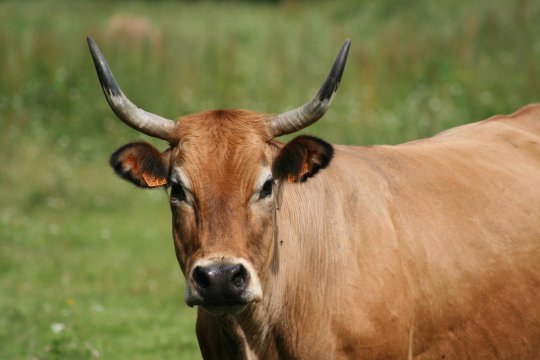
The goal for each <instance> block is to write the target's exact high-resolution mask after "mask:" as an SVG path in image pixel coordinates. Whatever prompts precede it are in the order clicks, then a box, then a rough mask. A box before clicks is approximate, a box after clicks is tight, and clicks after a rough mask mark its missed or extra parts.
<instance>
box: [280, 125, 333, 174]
mask: <svg viewBox="0 0 540 360" xmlns="http://www.w3.org/2000/svg"><path fill="white" fill-rule="evenodd" d="M333 156H334V148H333V147H332V145H330V144H329V143H327V142H326V141H324V140H321V139H319V138H317V137H314V136H309V135H300V136H297V137H296V138H294V139H293V140H291V141H290V142H289V143H287V145H285V146H284V147H283V149H281V151H280V152H279V154H278V156H277V157H276V159H275V161H274V164H273V166H272V174H273V175H274V178H277V179H280V180H286V181H288V182H303V181H306V180H307V179H308V178H310V177H312V176H314V175H315V174H316V173H317V172H319V170H320V169H324V168H325V167H327V166H328V164H329V163H330V161H331V160H332V157H333Z"/></svg>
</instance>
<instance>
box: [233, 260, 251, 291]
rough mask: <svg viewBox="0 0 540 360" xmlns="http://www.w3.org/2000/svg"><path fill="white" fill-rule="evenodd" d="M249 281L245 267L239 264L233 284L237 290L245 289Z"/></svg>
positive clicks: (234, 271) (235, 270) (234, 274)
mask: <svg viewBox="0 0 540 360" xmlns="http://www.w3.org/2000/svg"><path fill="white" fill-rule="evenodd" d="M247 280H248V272H247V270H246V268H245V267H244V266H242V265H241V264H239V265H238V266H237V267H236V268H235V269H234V270H233V273H232V278H231V282H232V284H233V285H234V286H235V287H236V288H237V289H245V287H246V285H247Z"/></svg>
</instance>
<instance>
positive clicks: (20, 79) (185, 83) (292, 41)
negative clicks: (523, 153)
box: [0, 0, 540, 359]
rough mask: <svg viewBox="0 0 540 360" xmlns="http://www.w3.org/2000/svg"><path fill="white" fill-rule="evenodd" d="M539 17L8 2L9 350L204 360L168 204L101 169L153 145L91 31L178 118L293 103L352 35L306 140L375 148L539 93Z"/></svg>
mask: <svg viewBox="0 0 540 360" xmlns="http://www.w3.org/2000/svg"><path fill="white" fill-rule="evenodd" d="M538 19H540V2H538V1H532V0H530V1H528V0H523V1H502V0H500V1H493V0H490V1H475V2H459V1H454V0H439V1H430V0H414V1H413V0H410V1H395V0H379V1H368V0H335V1H328V2H324V1H309V2H308V1H305V2H301V1H267V2H264V1H251V2H249V1H245V2H229V1H223V2H207V1H204V2H199V1H188V2H181V1H172V0H171V1H76V0H71V1H67V0H66V1H52V0H42V1H37V0H34V1H31V0H29V1H0V164H1V169H0V358H2V359H92V358H106V359H173V358H174V359H178V358H180V359H195V358H199V357H200V355H199V350H198V346H197V342H196V337H195V331H194V321H195V310H193V309H189V308H187V306H186V305H185V304H184V300H183V298H184V295H183V291H184V288H183V276H182V274H181V272H180V269H179V267H178V265H177V262H176V259H175V256H174V251H173V245H172V237H171V230H170V226H171V225H170V214H169V209H168V203H167V196H166V194H165V192H163V191H159V190H156V191H143V190H139V189H136V188H135V187H134V186H131V185H130V184H128V183H125V182H123V181H122V180H120V179H119V178H117V177H116V176H114V175H113V171H112V170H111V169H110V168H109V167H108V164H107V161H108V156H109V154H110V153H111V152H113V151H114V150H116V148H118V147H119V146H121V145H123V144H125V143H127V142H130V141H134V140H147V141H148V140H150V139H148V138H146V137H145V136H143V135H140V134H138V133H137V132H135V131H133V130H131V129H129V128H128V127H126V126H125V125H123V124H122V123H121V122H120V121H119V120H117V119H116V118H115V117H114V115H113V113H112V112H111V110H110V109H109V107H108V105H107V103H106V101H105V99H104V97H103V94H102V92H101V89H100V87H99V84H98V80H97V77H96V74H95V71H94V66H93V64H92V62H91V58H90V55H89V52H88V49H87V45H86V40H85V37H86V35H87V34H90V35H92V36H93V37H94V39H95V40H96V41H97V42H98V44H99V45H100V47H101V49H102V51H103V53H104V54H105V56H106V57H107V59H108V60H109V63H110V65H111V68H112V69H113V71H114V73H115V75H116V78H117V80H118V82H119V83H120V85H121V86H122V88H123V90H124V92H125V93H126V94H127V95H128V96H129V97H130V98H131V99H132V100H133V101H134V102H135V103H137V104H138V105H139V106H141V107H143V108H144V109H146V110H149V111H152V112H155V113H157V114H161V115H163V116H166V117H168V118H176V117H177V116H179V115H182V114H187V113H191V112H197V111H201V110H205V109H209V108H247V109H252V110H256V111H260V112H272V113H279V112H282V111H284V110H288V109H290V108H293V107H296V106H299V105H301V104H303V103H304V102H305V101H306V100H308V99H309V98H310V97H311V96H313V95H314V94H315V92H316V91H317V89H318V87H319V86H320V85H321V83H322V81H323V80H324V78H325V76H326V74H327V72H328V71H329V69H330V66H331V64H332V61H333V59H334V57H335V55H336V54H337V51H338V50H339V48H340V46H341V44H342V42H343V41H344V39H346V38H351V39H352V48H351V53H350V56H349V62H348V66H347V68H346V70H345V74H344V77H343V81H342V85H341V87H340V89H339V92H338V95H337V96H336V98H335V101H334V104H333V106H332V108H331V110H330V111H329V112H328V114H327V115H326V116H325V117H324V118H323V119H322V120H321V121H319V122H318V123H317V124H316V125H314V126H312V127H311V128H309V129H308V130H307V132H308V133H311V134H315V135H318V136H321V137H323V138H324V139H326V140H327V141H330V142H335V143H346V144H359V145H371V144H376V143H389V144H396V143H399V142H403V141H408V140H412V139H416V138H419V137H426V136H431V135H433V134H435V133H437V132H439V131H441V130H443V129H447V128H449V127H452V126H456V125H460V124H464V123H467V122H472V121H477V120H481V119H484V118H486V117H489V116H491V115H494V114H499V113H510V112H513V111H514V110H516V109H517V108H519V107H521V106H523V105H525V104H528V103H530V102H535V101H539V100H540V22H539V21H538ZM304 132H306V131H304ZM150 141H151V142H153V143H154V144H156V145H157V146H158V147H159V148H161V149H164V148H165V147H166V144H163V143H160V142H159V141H154V140H150Z"/></svg>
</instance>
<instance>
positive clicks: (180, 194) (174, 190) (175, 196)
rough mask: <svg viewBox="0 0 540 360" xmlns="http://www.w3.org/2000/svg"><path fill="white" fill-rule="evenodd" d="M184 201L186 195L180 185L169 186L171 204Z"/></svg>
mask: <svg viewBox="0 0 540 360" xmlns="http://www.w3.org/2000/svg"><path fill="white" fill-rule="evenodd" d="M182 201H186V193H185V191H184V188H183V187H182V186H181V185H178V184H175V183H172V185H171V203H179V202H182Z"/></svg>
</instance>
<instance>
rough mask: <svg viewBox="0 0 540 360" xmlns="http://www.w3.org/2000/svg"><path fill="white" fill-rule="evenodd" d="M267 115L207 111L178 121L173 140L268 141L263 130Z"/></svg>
mask: <svg viewBox="0 0 540 360" xmlns="http://www.w3.org/2000/svg"><path fill="white" fill-rule="evenodd" d="M266 119H267V115H265V114H259V113H256V112H253V111H248V110H208V111H204V112H201V113H196V114H190V115H187V116H184V117H182V118H180V121H179V122H178V123H177V126H176V129H175V138H177V139H179V141H180V142H188V141H193V140H194V139H195V140H196V139H199V138H202V139H213V140H220V141H233V140H234V141H240V140H242V139H248V140H249V139H251V140H254V139H260V140H262V141H268V140H270V136H269V134H268V130H267V127H266Z"/></svg>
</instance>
